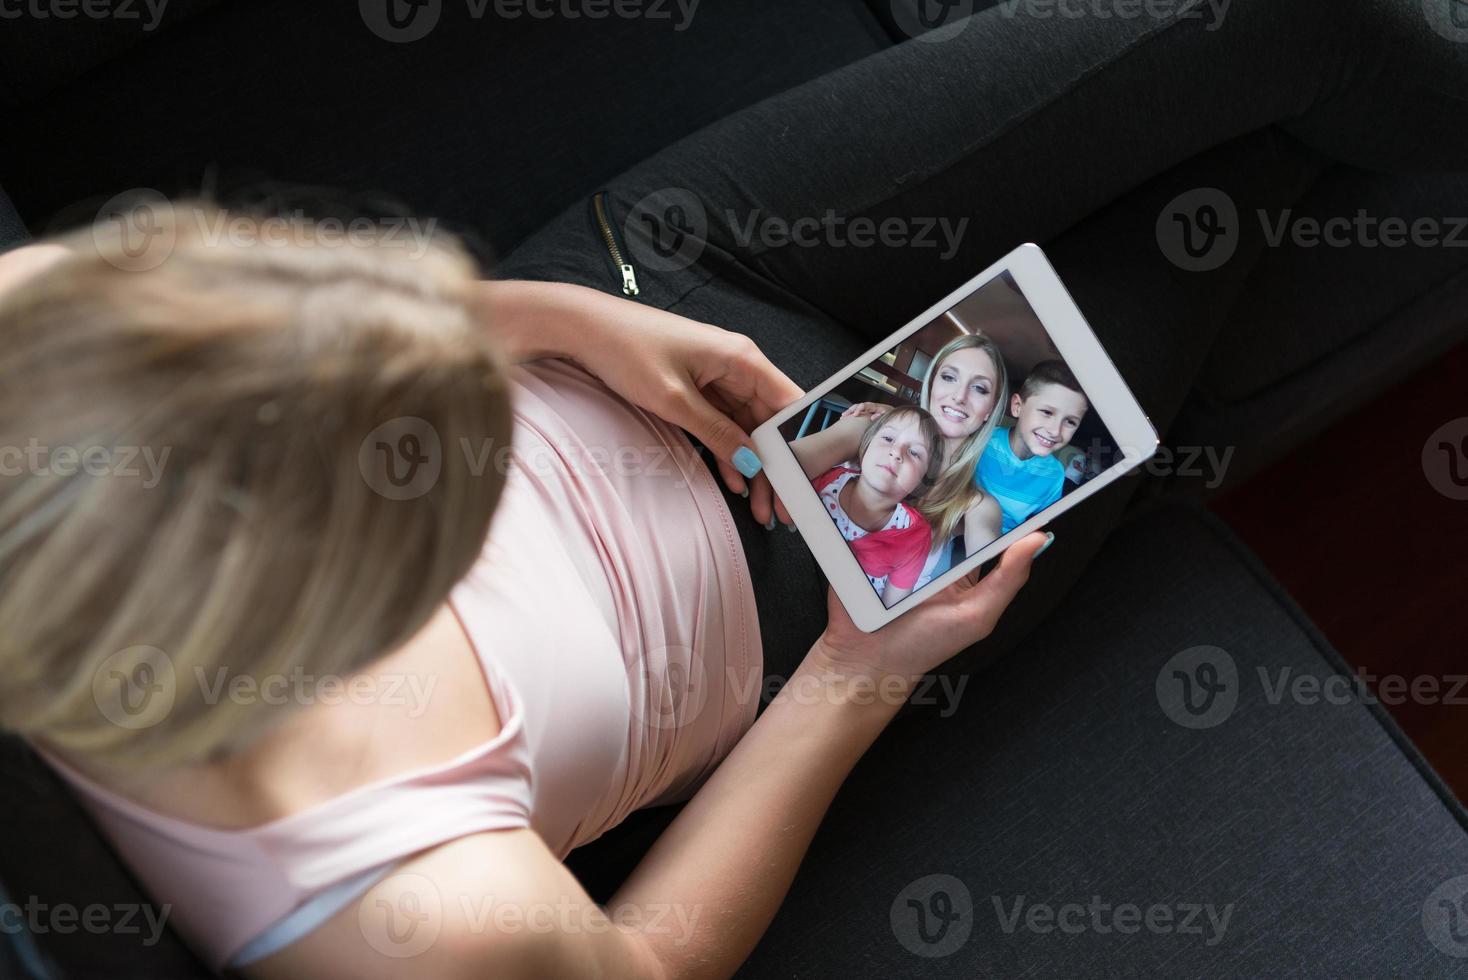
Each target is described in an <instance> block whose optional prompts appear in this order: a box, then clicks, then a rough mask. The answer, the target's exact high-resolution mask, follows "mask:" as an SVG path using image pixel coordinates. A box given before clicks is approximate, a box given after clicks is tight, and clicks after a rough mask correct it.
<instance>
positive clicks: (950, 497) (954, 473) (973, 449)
mask: <svg viewBox="0 0 1468 980" xmlns="http://www.w3.org/2000/svg"><path fill="white" fill-rule="evenodd" d="M971 347H972V348H977V349H979V350H981V351H983V352H984V353H985V354H988V355H989V360H991V361H993V362H994V371H995V374H996V375H997V377H996V378H995V389H994V410H993V411H991V412H990V413H989V417H988V418H987V419H985V420H984V422H983V424H982V425H980V426H979V428H978V429H977V430H975V431H974V432H972V433H970V434H969V435H968V437H967V438H965V439H964V441H963V443H962V445H960V446H959V448H958V452H956V453H954V454H953V462H952V463H950V464H949V465H948V466H947V467H945V468H944V470H943V472H942V474H941V475H940V476H939V477H938V482H937V483H936V484H935V485H934V487H933V489H932V491H931V492H930V493H928V494H927V495H926V496H924V498H923V500H922V502H921V504H920V505H919V507H918V509H919V510H920V511H922V514H923V516H924V517H925V518H927V520H928V523H930V524H932V525H933V540H934V541H939V542H942V541H946V540H948V538H949V537H950V536H951V535H952V534H953V532H954V529H955V528H957V527H958V522H959V521H961V520H963V515H964V514H966V513H968V512H969V510H970V509H971V508H972V507H974V506H975V505H976V504H978V503H979V502H980V501H981V500H983V499H984V490H983V488H982V487H981V486H980V485H979V482H978V478H977V476H976V475H975V472H976V467H977V466H978V464H979V457H980V456H982V455H984V448H985V447H986V446H988V445H989V437H990V436H991V435H993V434H994V427H995V426H996V425H998V424H999V416H1000V413H1002V412H1003V411H1004V410H1005V403H1006V402H1008V400H1009V376H1008V374H1007V372H1006V371H1005V368H1004V355H1003V354H1002V353H1000V351H999V345H998V344H996V343H994V341H993V340H991V339H990V338H989V337H988V336H987V335H986V334H983V333H971V334H964V335H963V336H962V337H955V338H954V339H953V340H950V341H949V342H948V343H946V344H944V345H943V349H942V350H940V351H938V353H937V355H936V356H935V357H934V358H933V361H932V363H931V364H929V365H928V370H927V373H926V374H924V375H923V390H922V400H921V402H920V404H921V405H922V407H923V409H924V410H926V411H932V407H931V405H930V404H929V401H928V396H929V395H930V393H931V392H932V390H933V376H934V375H936V374H937V373H938V369H939V368H941V367H942V366H943V362H944V361H946V360H947V359H948V358H949V357H950V356H951V355H952V354H953V353H954V352H955V351H960V350H967V349H969V348H971Z"/></svg>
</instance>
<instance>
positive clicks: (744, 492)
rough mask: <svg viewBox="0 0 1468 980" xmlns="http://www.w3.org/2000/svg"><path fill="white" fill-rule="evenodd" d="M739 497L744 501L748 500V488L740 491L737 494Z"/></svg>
mask: <svg viewBox="0 0 1468 980" xmlns="http://www.w3.org/2000/svg"><path fill="white" fill-rule="evenodd" d="M739 496H741V497H743V498H744V499H745V500H748V499H749V487H745V488H744V489H743V490H741V491H740V492H739Z"/></svg>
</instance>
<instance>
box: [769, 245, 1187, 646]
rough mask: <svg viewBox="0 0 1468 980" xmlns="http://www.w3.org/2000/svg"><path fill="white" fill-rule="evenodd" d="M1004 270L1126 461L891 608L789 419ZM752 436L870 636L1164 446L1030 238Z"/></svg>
mask: <svg viewBox="0 0 1468 980" xmlns="http://www.w3.org/2000/svg"><path fill="white" fill-rule="evenodd" d="M1004 272H1008V273H1009V274H1010V275H1011V276H1012V277H1013V278H1014V281H1015V284H1016V285H1017V286H1018V287H1019V290H1020V293H1021V295H1023V297H1024V298H1025V300H1026V301H1028V303H1029V304H1030V306H1031V308H1032V309H1033V310H1034V311H1035V315H1036V316H1037V317H1038V318H1039V320H1040V324H1041V326H1042V327H1043V328H1044V330H1045V332H1046V333H1047V334H1048V335H1049V337H1050V340H1051V341H1052V343H1054V345H1055V348H1056V350H1057V351H1058V352H1059V354H1060V357H1061V358H1062V359H1063V360H1064V361H1065V363H1066V366H1067V367H1069V368H1070V369H1071V371H1072V372H1073V373H1074V374H1075V376H1076V380H1077V381H1079V382H1080V384H1081V387H1082V389H1084V390H1085V393H1086V397H1087V399H1088V400H1089V401H1090V403H1091V409H1092V410H1093V411H1095V412H1096V413H1097V414H1098V415H1099V416H1100V418H1101V422H1102V424H1103V425H1105V426H1106V428H1107V430H1108V431H1109V432H1110V433H1111V437H1112V439H1113V440H1114V441H1115V442H1116V444H1117V446H1118V447H1120V449H1121V451H1122V458H1121V459H1120V460H1118V461H1117V462H1116V463H1115V464H1113V465H1112V466H1110V467H1109V468H1107V469H1106V470H1105V471H1104V472H1102V473H1099V474H1097V475H1096V476H1095V477H1094V478H1092V479H1091V480H1088V481H1087V482H1086V483H1084V484H1082V485H1081V486H1079V487H1077V488H1076V489H1075V490H1073V491H1071V492H1070V493H1068V494H1066V495H1065V496H1064V497H1062V498H1061V499H1060V500H1059V501H1057V502H1056V503H1054V504H1052V505H1051V506H1049V507H1047V508H1046V509H1045V510H1042V511H1040V512H1039V513H1038V514H1035V515H1034V516H1032V517H1031V518H1030V519H1029V520H1027V521H1025V522H1024V523H1023V524H1021V525H1019V526H1018V527H1016V528H1015V529H1014V530H1012V531H1010V532H1009V533H1008V534H1005V535H1003V536H1001V537H999V538H998V539H996V540H995V541H993V542H991V543H990V544H988V545H986V546H985V547H984V548H983V549H981V550H980V551H979V553H978V554H976V555H971V556H969V557H968V558H965V559H964V560H963V561H962V562H960V563H958V564H957V565H955V566H954V567H953V568H950V569H949V570H948V571H947V572H945V573H943V574H942V575H940V576H938V577H937V578H935V579H934V580H933V581H931V582H929V583H928V584H927V585H926V586H924V587H923V588H922V589H920V590H917V591H915V592H914V593H913V594H912V595H910V596H908V597H906V598H904V599H901V600H899V601H898V602H897V603H896V604H895V605H893V606H892V608H890V609H888V608H887V607H886V606H884V605H883V604H882V600H881V597H880V596H878V595H877V593H876V590H874V589H873V588H872V586H871V583H870V582H869V581H868V580H867V576H866V573H865V572H863V571H862V569H861V565H860V564H858V563H857V560H856V556H855V554H853V552H852V550H851V547H850V545H849V544H847V542H846V540H845V539H844V538H842V537H841V532H840V531H838V530H837V529H836V525H835V523H834V522H833V521H832V520H831V517H830V515H829V514H827V513H826V509H825V507H824V505H822V503H821V501H820V497H819V496H818V495H817V494H816V492H815V490H814V489H813V488H812V487H811V483H810V479H809V478H808V477H807V476H806V475H805V472H804V471H803V470H802V469H801V467H800V463H799V461H797V460H796V458H795V454H794V453H793V452H791V450H790V446H789V444H788V443H786V441H785V439H784V437H783V436H782V435H781V434H780V426H781V425H783V424H784V423H786V422H787V421H789V420H790V419H791V418H793V417H794V416H796V415H798V414H799V413H801V412H803V411H805V410H806V409H807V408H808V407H809V406H810V404H811V403H812V402H814V401H816V400H817V399H819V398H821V397H822V396H824V395H825V394H826V393H827V392H829V391H830V390H831V389H833V388H835V387H836V386H837V385H839V384H841V383H842V382H843V381H846V380H847V379H848V378H850V377H851V376H852V375H853V374H855V373H856V372H857V371H859V370H861V368H863V367H865V366H866V365H868V364H870V363H871V362H873V361H875V360H876V359H877V358H878V357H880V356H881V355H882V354H884V353H886V352H887V351H889V350H892V349H893V348H894V347H896V346H897V345H898V344H900V343H901V342H902V341H903V340H905V339H907V337H908V336H910V335H911V334H913V333H915V332H917V331H918V330H921V329H922V328H923V327H925V326H927V325H928V324H929V323H932V322H933V320H935V319H937V318H938V317H939V316H941V315H942V314H944V313H946V312H947V311H948V310H950V309H952V308H953V307H954V306H957V305H958V304H959V303H960V302H962V301H963V300H964V299H966V298H967V297H968V296H969V295H970V294H971V293H973V292H974V291H975V290H977V289H979V288H981V287H982V286H984V285H986V284H988V283H989V282H991V281H992V280H993V279H995V278H996V277H998V276H999V275H1001V274H1002V273H1004ZM1001 410H1007V406H1001ZM752 436H753V439H754V443H755V448H756V449H757V450H758V451H759V454H760V459H761V460H762V461H763V462H764V467H765V472H766V473H767V474H768V475H769V478H770V482H771V484H772V485H773V486H774V488H775V492H776V493H777V494H778V495H779V497H780V500H781V502H782V503H784V505H785V509H786V511H788V512H789V514H790V517H791V520H793V521H794V522H795V526H796V527H797V528H799V530H800V533H801V535H802V536H803V537H804V538H805V541H806V544H807V545H808V546H809V548H810V550H811V553H812V554H813V555H815V558H816V561H817V562H819V563H820V566H821V569H822V570H823V571H824V572H825V573H826V578H827V579H828V580H829V581H830V583H831V586H832V588H834V589H835V590H836V595H837V596H838V597H839V598H840V600H841V604H842V605H843V606H845V607H846V611H847V613H848V614H850V616H851V620H852V622H853V623H855V624H856V626H857V628H858V629H861V630H863V631H864V632H868V633H870V632H872V631H873V630H877V629H880V628H881V627H882V626H884V625H886V624H887V623H889V622H891V621H892V620H894V619H896V618H897V617H898V616H901V615H903V614H904V613H907V612H910V611H911V610H913V609H915V608H917V607H918V606H920V605H921V604H922V603H923V602H924V601H926V600H927V598H929V597H930V596H933V595H936V594H938V593H939V592H941V591H943V589H944V588H945V587H947V586H948V585H950V584H951V583H953V582H956V581H957V580H958V579H959V578H961V577H962V576H964V575H966V574H968V573H969V572H971V571H973V569H975V568H977V567H978V566H979V565H982V564H983V563H984V562H986V561H988V560H989V559H991V558H993V557H994V556H996V555H998V554H999V553H1000V552H1002V551H1003V550H1004V549H1006V548H1008V547H1009V546H1010V545H1011V544H1013V543H1014V542H1016V541H1018V540H1019V539H1020V538H1022V537H1024V536H1025V535H1026V534H1028V533H1030V532H1031V531H1033V530H1036V529H1037V528H1040V527H1042V526H1044V525H1045V524H1047V523H1049V522H1050V521H1051V520H1053V519H1054V518H1055V517H1056V516H1057V515H1059V514H1062V513H1064V512H1065V511H1067V510H1069V509H1070V508H1071V507H1074V506H1075V505H1076V504H1078V503H1080V502H1081V501H1082V500H1085V499H1086V498H1087V497H1090V496H1091V495H1093V494H1095V493H1096V492H1097V491H1099V490H1101V489H1102V488H1103V487H1105V486H1107V485H1108V484H1110V483H1112V482H1114V481H1115V480H1117V479H1118V478H1119V477H1121V476H1122V475H1123V474H1125V473H1127V472H1128V471H1129V470H1132V469H1135V468H1136V467H1137V466H1139V465H1140V464H1141V463H1143V462H1144V461H1146V460H1147V459H1148V458H1150V457H1151V456H1152V454H1153V453H1154V452H1155V451H1156V449H1157V445H1158V439H1157V431H1156V429H1154V428H1153V426H1152V423H1151V421H1150V420H1149V419H1148V418H1147V415H1146V413H1145V412H1143V411H1142V406H1141V405H1140V404H1138V402H1137V399H1136V397H1135V396H1134V395H1133V394H1132V392H1131V389H1129V388H1128V387H1127V385H1126V382H1125V381H1124V380H1123V379H1122V377H1121V373H1120V372H1119V371H1117V369H1116V365H1115V364H1113V363H1112V361H1111V358H1110V357H1109V356H1108V355H1107V353H1106V350H1105V349H1104V348H1103V347H1102V346H1101V341H1100V340H1099V339H1098V338H1097V337H1096V334H1095V333H1094V332H1093V331H1092V330H1091V326H1090V324H1089V323H1087V322H1086V318H1085V317H1084V316H1083V315H1082V314H1081V311H1080V308H1079V307H1077V306H1076V304H1075V300H1073V299H1072V298H1071V296H1070V293H1069V292H1068V291H1067V290H1066V288H1065V286H1064V285H1063V284H1062V283H1061V281H1060V277H1059V276H1058V275H1057V274H1056V272H1055V269H1054V267H1052V266H1051V265H1050V261H1049V259H1047V258H1046V257H1045V253H1044V252H1043V251H1041V250H1040V247H1039V246H1038V245H1034V244H1025V245H1021V246H1020V247H1018V248H1016V249H1015V250H1014V251H1012V252H1010V253H1009V254H1008V255H1006V256H1004V257H1003V258H1002V259H1000V260H999V261H998V262H995V263H994V264H993V265H991V266H989V267H988V268H987V269H985V270H984V271H983V272H980V273H979V274H978V275H976V276H974V277H973V278H972V279H970V280H969V281H968V282H966V283H964V284H963V285H962V286H960V287H959V288H958V289H956V290H954V291H953V292H951V293H949V294H948V295H947V296H945V297H943V298H942V299H940V300H938V302H936V303H934V304H933V305H932V306H930V307H929V308H928V309H926V310H924V311H923V312H922V313H921V314H919V315H918V316H917V317H915V318H914V319H913V320H912V321H911V322H909V323H908V324H907V325H906V326H904V327H902V328H901V329H899V330H897V331H895V332H894V333H892V334H891V335H890V336H888V337H887V338H886V339H884V340H883V341H881V342H880V343H879V344H877V345H875V346H874V347H872V348H871V349H870V350H868V351H866V352H865V353H863V354H862V355H861V356H860V357H858V358H857V359H856V360H854V361H852V362H851V363H850V364H848V365H847V366H846V367H844V368H842V369H841V370H840V371H837V372H836V373H835V374H833V375H832V376H831V377H830V378H828V379H827V380H826V381H824V382H823V383H821V384H820V385H817V386H816V387H815V388H813V389H811V390H810V391H809V392H807V393H806V396H805V397H804V398H802V399H800V400H799V401H798V402H796V403H794V404H793V405H790V406H788V407H786V408H784V409H782V410H781V411H779V412H777V413H776V414H775V416H774V417H773V418H771V419H769V420H768V421H766V422H765V423H764V424H763V425H761V426H760V427H759V428H758V429H756V430H755V431H754V433H753V434H752Z"/></svg>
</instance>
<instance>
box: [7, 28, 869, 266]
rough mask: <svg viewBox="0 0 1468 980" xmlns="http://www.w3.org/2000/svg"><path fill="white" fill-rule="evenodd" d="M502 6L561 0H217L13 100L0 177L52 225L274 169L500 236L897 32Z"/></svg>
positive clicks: (494, 239) (515, 234)
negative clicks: (147, 195)
mask: <svg viewBox="0 0 1468 980" xmlns="http://www.w3.org/2000/svg"><path fill="white" fill-rule="evenodd" d="M383 2H384V3H387V2H392V3H399V2H400V0H383ZM432 6H433V5H430V7H428V8H422V9H425V10H427V9H431V8H432ZM500 6H503V7H505V8H506V9H520V8H526V7H528V6H534V7H535V8H536V9H546V8H547V7H549V8H551V9H558V7H559V6H560V5H555V4H547V3H544V2H540V0H537V2H536V3H534V4H525V3H516V4H505V5H497V4H495V3H493V2H489V3H488V5H487V6H486V4H485V3H478V2H476V3H472V4H471V3H459V2H455V0H449V2H445V3H442V4H439V5H437V7H438V9H440V10H441V15H440V16H439V19H438V20H437V21H436V22H435V24H434V27H433V29H432V30H431V31H429V32H428V33H427V34H426V35H425V36H423V37H421V38H419V39H417V40H412V41H394V40H389V39H386V38H385V37H383V36H380V34H379V33H375V32H374V27H373V26H369V24H368V23H367V19H366V18H364V15H363V13H362V11H363V9H366V8H364V7H363V6H362V5H359V4H357V3H333V4H306V3H299V2H297V0H251V2H249V3H228V4H221V5H219V6H217V7H215V8H214V9H212V10H210V11H209V13H208V15H207V16H199V17H196V18H194V19H192V20H191V21H190V22H188V23H187V24H184V25H183V26H182V27H180V28H178V29H174V30H167V31H160V32H158V33H157V36H156V37H152V38H151V39H150V40H149V42H148V43H147V44H140V45H136V46H134V47H131V48H128V49H126V50H124V51H122V52H120V53H119V54H118V55H117V56H116V57H114V58H112V59H111V60H109V61H106V62H105V63H103V64H99V65H97V66H96V67H94V68H93V69H92V70H91V71H89V72H88V73H87V74H85V75H84V76H81V77H79V78H76V79H74V80H73V81H71V82H69V83H67V84H64V85H61V86H59V87H57V88H55V89H54V90H52V91H50V92H49V93H48V94H47V95H46V96H45V97H44V98H41V99H38V100H35V101H33V102H31V103H29V104H27V105H25V106H22V107H20V108H19V109H17V110H16V111H14V112H13V113H7V116H8V117H9V118H7V129H8V131H7V133H6V151H5V153H4V154H3V155H0V184H3V185H4V186H5V187H6V188H7V189H8V190H9V191H10V194H11V197H12V198H13V199H14V201H15V203H16V206H17V207H18V208H19V209H20V212H21V214H22V215H23V216H24V217H25V218H26V219H27V220H28V222H29V223H30V225H31V227H32V230H33V231H36V232H37V233H38V234H39V233H41V231H42V230H46V229H49V228H51V227H53V226H54V225H55V224H56V223H57V222H59V223H62V224H66V223H76V222H79V221H89V220H91V219H92V217H93V216H94V215H95V214H96V211H97V209H98V207H99V205H101V204H102V203H103V202H104V201H106V200H107V199H108V198H109V197H111V196H112V195H113V194H116V193H119V192H121V191H124V190H128V189H131V188H135V187H148V188H153V189H155V190H158V191H160V192H162V193H164V194H168V195H176V194H180V193H197V192H199V190H200V189H201V188H206V189H208V188H221V189H224V190H229V189H231V188H233V187H237V186H239V185H241V184H251V183H256V182H258V181H260V180H262V179H265V178H269V179H270V180H271V181H278V182H289V183H295V184H306V185H323V186H328V187H340V188H345V189H347V190H349V191H352V192H364V191H374V192H381V193H385V194H387V195H390V196H392V197H394V198H397V199H401V201H402V202H403V203H404V204H405V205H407V207H408V209H409V210H411V211H413V212H414V213H417V214H420V215H424V216H435V217H438V218H440V219H443V220H445V221H447V222H451V223H452V224H453V225H454V226H455V227H456V228H458V229H462V230H467V231H471V232H476V233H478V234H479V235H482V236H483V237H484V238H485V239H486V240H487V241H488V243H489V245H490V246H492V248H493V250H494V251H497V252H499V253H504V252H506V251H508V250H509V249H510V248H511V247H512V246H513V245H514V244H515V243H517V242H518V241H520V240H521V239H522V238H524V237H525V236H526V235H528V234H529V233H530V232H532V231H534V230H535V229H536V228H538V227H539V226H540V225H541V224H543V223H544V222H545V221H547V220H549V219H550V217H551V216H553V215H554V214H555V213H556V212H558V211H560V210H561V209H562V208H564V207H567V206H568V205H570V204H571V203H573V202H575V201H577V200H580V199H581V198H583V197H586V196H588V195H590V194H591V193H593V192H595V191H596V190H597V189H599V185H600V184H601V182H603V181H605V180H607V179H609V178H611V177H613V176H615V175H616V174H618V173H621V172H622V171H623V170H625V169H627V168H628V167H630V166H631V165H633V164H634V163H636V162H637V161H639V160H641V159H642V158H643V157H646V156H648V155H650V154H652V153H653V152H654V151H656V150H658V149H660V148H661V147H663V146H665V145H667V144H669V143H671V142H673V141H675V140H677V139H679V138H680V137H682V136H685V135H687V134H689V133H691V132H693V131H694V130H696V129H698V128H699V127H701V126H703V125H705V124H707V123H710V122H713V121H714V120H716V119H718V118H720V117H722V116H724V115H727V114H728V113H730V112H732V111H734V110H736V109H739V108H741V107H743V106H745V105H748V104H750V103H752V102H755V101H758V100H759V99H762V98H764V97H765V96H768V95H772V94H774V93H777V92H780V91H783V90H785V89H787V88H790V87H792V86H794V85H796V84H798V83H800V82H803V81H805V80H807V79H810V78H813V77H816V76H818V75H820V74H822V73H824V72H827V71H829V70H831V69H834V68H837V67H840V66H842V65H845V64H847V63H849V62H851V61H854V60H856V59H858V58H861V57H863V56H865V55H867V54H870V53H872V52H874V51H877V50H880V49H881V48H883V47H885V46H887V45H888V44H889V43H890V41H889V39H888V38H887V36H886V34H885V32H884V31H882V29H881V28H880V26H879V25H878V24H877V22H876V20H875V18H874V17H873V16H872V14H871V12H870V10H869V9H868V8H867V7H866V5H865V3H864V2H863V0H803V2H801V3H799V4H775V5H769V4H748V3H739V2H734V3H730V2H727V0H705V2H702V3H698V4H679V3H673V2H666V3H662V2H660V3H656V4H653V3H650V2H648V3H644V4H640V5H637V6H638V7H640V8H645V9H646V10H647V11H649V13H651V12H652V11H658V12H660V14H661V16H659V17H656V18H654V17H650V16H649V17H643V18H638V19H624V18H617V17H611V18H608V19H597V20H592V19H588V18H585V17H581V18H576V19H566V18H564V17H557V18H554V19H549V20H546V19H540V18H536V17H530V16H528V15H524V16H517V17H514V18H510V19H506V18H503V17H497V16H496V15H495V13H494V11H495V10H496V9H499V7H500ZM366 7H367V8H370V7H371V4H367V5H366ZM415 9H416V8H415ZM685 9H691V10H692V11H693V13H692V16H691V17H690V18H684V17H683V14H682V13H680V11H682V10H685ZM476 10H482V11H484V13H483V15H482V16H475V15H474V12H475V11H476ZM425 16H426V15H425ZM423 23H425V24H426V23H427V21H426V20H425V21H423Z"/></svg>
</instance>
